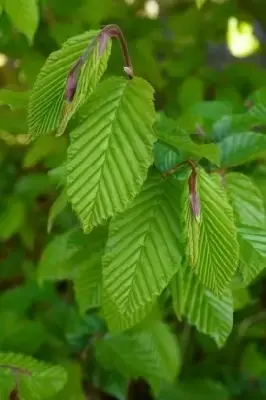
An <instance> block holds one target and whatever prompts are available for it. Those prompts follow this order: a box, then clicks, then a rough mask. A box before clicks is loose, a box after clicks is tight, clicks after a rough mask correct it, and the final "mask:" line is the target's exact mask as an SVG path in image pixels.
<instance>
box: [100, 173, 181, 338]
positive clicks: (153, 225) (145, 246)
mask: <svg viewBox="0 0 266 400" xmlns="http://www.w3.org/2000/svg"><path fill="white" fill-rule="evenodd" d="M178 196H179V186H178V182H177V181H176V180H175V179H173V178H169V179H167V180H165V179H164V178H162V177H161V176H160V175H159V174H158V173H154V174H152V175H151V176H150V177H149V178H148V180H147V181H146V182H145V184H144V185H143V188H142V191H141V192H140V194H139V195H138V196H137V197H136V199H135V200H134V202H133V204H132V205H131V207H130V208H129V209H128V210H127V211H126V212H124V213H123V214H121V215H119V216H117V217H116V218H114V219H113V220H112V221H111V223H110V226H109V236H108V240H107V244H106V250H105V254H104V257H103V296H104V299H103V301H104V313H105V317H106V319H107V322H108V324H109V328H110V329H111V330H113V331H119V330H121V329H126V328H128V327H131V326H133V325H135V324H136V323H137V322H139V321H140V320H142V319H143V317H144V316H145V315H146V314H147V310H150V307H151V306H152V305H153V304H154V302H155V300H156V298H157V297H158V296H159V295H160V294H161V292H162V291H163V289H164V288H165V287H166V286H167V284H168V283H169V281H170V280H171V278H172V276H173V275H174V274H175V272H176V271H177V269H178V268H179V265H180V260H181V255H180V249H179V237H180V229H179V208H178Z"/></svg>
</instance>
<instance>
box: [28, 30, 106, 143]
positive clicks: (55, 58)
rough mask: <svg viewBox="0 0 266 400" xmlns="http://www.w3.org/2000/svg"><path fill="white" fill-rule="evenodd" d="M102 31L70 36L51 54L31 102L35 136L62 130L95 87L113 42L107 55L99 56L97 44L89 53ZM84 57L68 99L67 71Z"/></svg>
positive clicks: (40, 75) (31, 127) (29, 116)
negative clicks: (72, 95) (75, 85)
mask: <svg viewBox="0 0 266 400" xmlns="http://www.w3.org/2000/svg"><path fill="white" fill-rule="evenodd" d="M98 33H99V31H90V32H85V33H83V34H82V35H78V36H75V37H73V38H71V39H68V40H67V41H66V42H65V43H64V45H63V47H62V48H61V49H60V50H58V51H56V52H54V53H52V54H51V55H50V56H49V57H48V59H47V60H46V63H45V65H44V66H43V68H42V69H41V72H40V73H39V75H38V77H37V80H36V82H35V85H34V87H33V91H32V95H31V98H30V103H29V115H28V121H29V132H30V134H31V135H32V137H37V136H38V135H40V134H42V133H46V132H51V131H54V130H56V129H57V128H59V127H60V125H61V127H60V130H59V133H63V131H64V129H65V127H66V125H67V123H68V121H69V120H70V118H71V117H72V116H73V114H74V113H75V112H76V111H77V109H78V108H79V107H81V106H82V105H83V104H84V103H85V102H86V100H87V98H88V97H89V95H90V94H91V93H92V92H93V90H94V89H95V87H96V85H97V83H98V82H99V80H100V78H101V76H102V75H103V73H104V71H105V69H106V67H107V62H108V58H109V55H110V51H111V41H109V42H108V45H107V48H106V50H105V52H104V54H103V55H102V56H101V57H99V54H98V51H99V48H98V44H97V45H96V46H94V48H93V49H92V51H91V53H90V54H86V49H87V51H88V46H90V43H91V41H92V40H93V39H94V38H95V37H96V35H97V34H98ZM81 56H85V57H84V58H85V59H86V57H87V59H86V60H85V61H84V63H83V65H82V67H81V71H80V75H79V79H78V85H77V91H76V94H75V96H74V99H73V101H72V102H71V103H70V104H68V103H66V102H65V100H64V99H65V90H66V83H67V77H68V74H69V73H70V71H71V68H72V67H73V65H74V64H75V62H77V61H78V60H79V57H81Z"/></svg>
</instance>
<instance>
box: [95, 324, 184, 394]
mask: <svg viewBox="0 0 266 400" xmlns="http://www.w3.org/2000/svg"><path fill="white" fill-rule="evenodd" d="M95 350H96V357H97V359H98V361H99V363H100V364H101V365H102V366H103V367H104V368H107V369H110V370H111V371H112V370H117V371H118V372H120V373H121V374H122V375H124V376H125V377H126V378H128V379H130V378H139V377H141V378H143V379H145V380H146V381H147V382H148V383H149V384H150V385H151V387H152V389H153V390H154V391H155V392H158V391H159V390H160V387H161V385H162V384H163V383H164V382H173V380H174V379H175V377H176V375H177V374H178V372H179V369H180V363H181V360H180V350H179V347H178V345H177V342H176V340H175V338H174V336H173V335H172V334H171V333H170V332H169V330H168V328H167V326H166V325H164V324H162V323H160V322H157V323H152V324H151V325H150V327H149V328H147V329H145V330H141V331H138V332H136V333H133V334H128V335H126V334H120V335H116V336H111V337H110V336H106V337H105V339H103V340H101V341H96V342H95Z"/></svg>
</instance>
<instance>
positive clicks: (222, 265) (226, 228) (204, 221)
mask: <svg viewBox="0 0 266 400" xmlns="http://www.w3.org/2000/svg"><path fill="white" fill-rule="evenodd" d="M198 192H199V199H200V208H201V218H200V224H199V243H198V249H199V254H198V259H197V263H196V264H195V265H194V266H193V268H194V270H195V273H196V274H197V275H198V277H199V279H200V280H201V282H202V283H203V284H204V285H205V286H206V287H207V288H208V289H210V290H211V291H213V292H214V293H216V294H222V293H223V292H224V291H225V289H226V287H227V286H228V285H229V283H230V281H231V279H232V278H233V276H234V274H235V272H236V269H237V265H238V257H239V246H238V242H237V232H236V228H235V225H234V217H233V210H232V208H231V205H230V204H229V203H228V200H227V197H226V194H225V192H224V191H223V189H222V186H221V185H220V184H219V183H218V181H217V179H215V177H212V176H210V175H208V174H207V173H206V172H205V171H204V170H203V169H201V170H199V172H198Z"/></svg>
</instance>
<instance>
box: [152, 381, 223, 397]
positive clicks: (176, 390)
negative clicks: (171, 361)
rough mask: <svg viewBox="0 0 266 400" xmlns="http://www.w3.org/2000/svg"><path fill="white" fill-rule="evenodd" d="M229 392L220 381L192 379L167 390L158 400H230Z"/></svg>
mask: <svg viewBox="0 0 266 400" xmlns="http://www.w3.org/2000/svg"><path fill="white" fill-rule="evenodd" d="M230 398H231V397H230V395H229V393H228V390H227V389H226V388H225V386H223V385H222V384H221V383H220V382H219V381H214V380H210V379H205V378H204V379H202V378H198V379H197V378H194V379H193V378H192V379H189V380H186V381H182V382H179V383H178V384H177V385H176V386H174V387H169V388H166V389H164V390H163V391H162V393H160V396H159V399H158V400H179V399H180V400H214V399H215V400H229V399H230Z"/></svg>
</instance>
